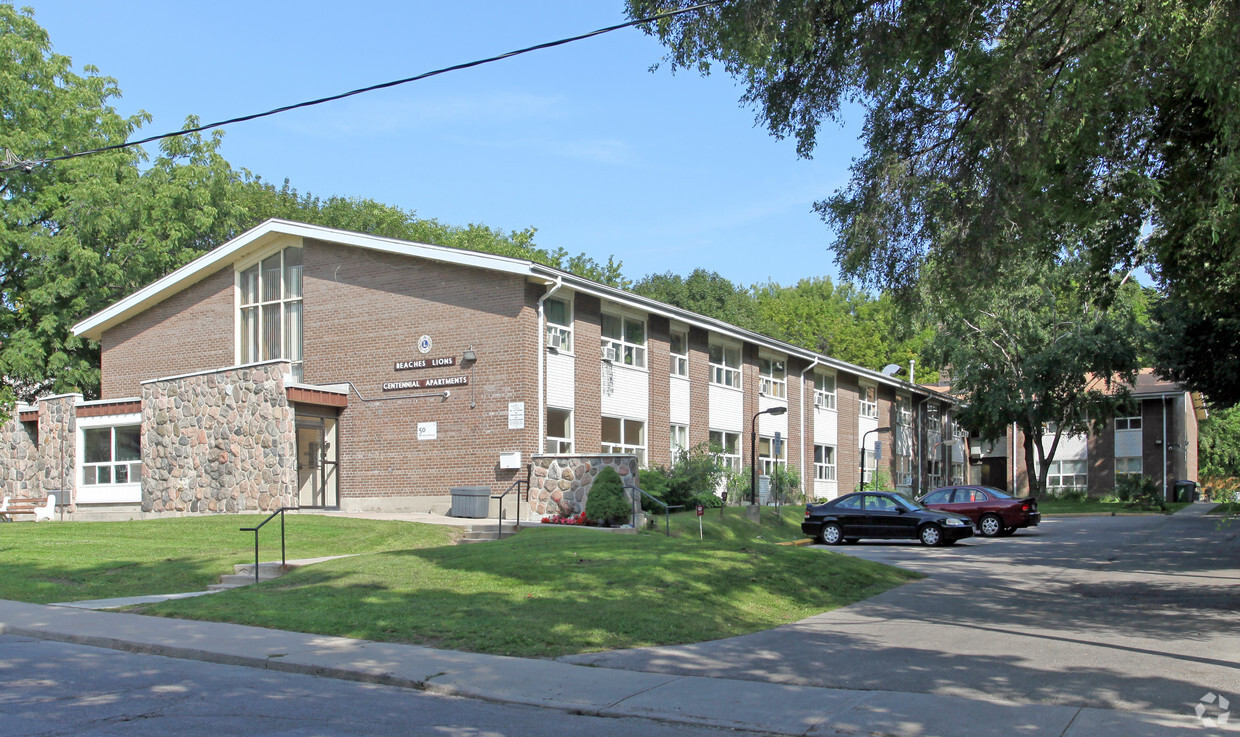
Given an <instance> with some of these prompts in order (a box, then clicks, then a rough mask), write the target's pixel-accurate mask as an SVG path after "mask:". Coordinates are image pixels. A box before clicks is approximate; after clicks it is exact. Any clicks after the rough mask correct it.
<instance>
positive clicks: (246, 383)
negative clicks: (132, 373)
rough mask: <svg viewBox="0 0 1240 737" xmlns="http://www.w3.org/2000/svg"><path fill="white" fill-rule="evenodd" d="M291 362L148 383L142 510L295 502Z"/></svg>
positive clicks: (258, 507)
mask: <svg viewBox="0 0 1240 737" xmlns="http://www.w3.org/2000/svg"><path fill="white" fill-rule="evenodd" d="M288 369H289V366H288V364H286V363H269V364H263V365H258V366H251V367H246V368H237V369H229V370H226V371H220V372H212V373H203V374H196V375H193V376H187V377H181V378H174V379H170V380H164V381H155V382H150V383H147V384H144V385H143V386H142V431H143V435H142V446H143V447H142V511H144V512H156V513H159V512H172V513H191V514H210V513H213V512H247V511H251V512H252V511H268V510H275V509H278V508H279V507H281V506H285V505H292V503H293V499H294V496H295V492H296V487H297V452H296V436H295V432H294V422H293V409H292V407H290V406H289V403H288V399H287V396H286V394H285V391H284V374H285V372H286V371H288Z"/></svg>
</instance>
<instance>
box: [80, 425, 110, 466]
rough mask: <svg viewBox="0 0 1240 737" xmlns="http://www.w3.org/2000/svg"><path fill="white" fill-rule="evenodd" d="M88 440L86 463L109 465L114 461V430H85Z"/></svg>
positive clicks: (84, 435) (103, 428) (100, 428)
mask: <svg viewBox="0 0 1240 737" xmlns="http://www.w3.org/2000/svg"><path fill="white" fill-rule="evenodd" d="M82 435H83V437H84V438H85V440H86V462H87V463H108V462H109V461H111V460H112V428H110V427H97V428H90V429H88V430H83V431H82Z"/></svg>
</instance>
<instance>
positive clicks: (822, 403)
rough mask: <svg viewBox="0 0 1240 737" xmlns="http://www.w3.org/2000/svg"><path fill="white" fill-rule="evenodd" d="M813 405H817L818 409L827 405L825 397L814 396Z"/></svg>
mask: <svg viewBox="0 0 1240 737" xmlns="http://www.w3.org/2000/svg"><path fill="white" fill-rule="evenodd" d="M814 406H815V407H817V408H818V409H822V408H823V407H825V406H827V400H826V397H814Z"/></svg>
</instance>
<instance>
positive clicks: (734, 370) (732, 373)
mask: <svg viewBox="0 0 1240 737" xmlns="http://www.w3.org/2000/svg"><path fill="white" fill-rule="evenodd" d="M710 383H712V384H718V385H720V386H730V387H733V388H736V389H739V388H741V349H740V348H734V347H732V346H727V345H720V344H718V343H711V344H710Z"/></svg>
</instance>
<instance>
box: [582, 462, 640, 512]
mask: <svg viewBox="0 0 1240 737" xmlns="http://www.w3.org/2000/svg"><path fill="white" fill-rule="evenodd" d="M630 504H631V503H630V502H629V497H628V494H626V493H625V492H624V483H623V482H622V481H620V474H618V473H616V469H614V468H612V467H611V466H606V467H605V468H603V470H601V471H599V472H598V476H596V477H594V484H593V485H591V486H590V495H589V496H587V497H586V517H588V518H590V519H592V520H597V521H598V523H599V524H600V525H603V526H604V527H610V526H612V525H616V524H624V523H625V522H627V521H628V519H629V517H630V516H631V514H632V511H633V510H632V507H631V506H630Z"/></svg>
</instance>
